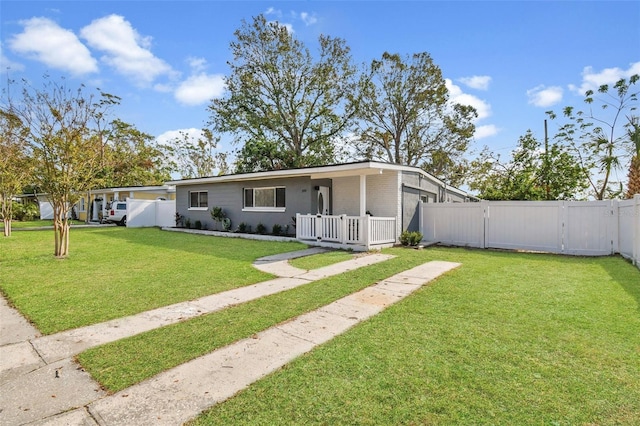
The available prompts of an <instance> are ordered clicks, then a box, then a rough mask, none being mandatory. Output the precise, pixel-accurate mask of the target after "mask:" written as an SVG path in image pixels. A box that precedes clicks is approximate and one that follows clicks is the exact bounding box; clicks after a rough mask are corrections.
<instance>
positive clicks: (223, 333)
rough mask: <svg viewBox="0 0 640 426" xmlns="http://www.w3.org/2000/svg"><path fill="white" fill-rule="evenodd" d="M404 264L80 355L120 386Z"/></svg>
mask: <svg viewBox="0 0 640 426" xmlns="http://www.w3.org/2000/svg"><path fill="white" fill-rule="evenodd" d="M404 269H406V262H404V261H403V260H402V259H392V260H389V261H386V262H383V263H380V264H377V265H374V266H371V267H368V268H363V269H359V270H354V271H350V272H348V273H346V274H343V275H340V276H334V277H330V278H325V279H323V280H319V281H315V282H312V283H310V284H305V285H304V286H301V287H298V288H295V289H292V290H289V291H286V292H282V293H278V294H274V295H271V296H268V297H264V298H261V299H257V300H254V301H250V302H247V303H244V304H241V305H238V306H235V307H231V308H229V309H226V310H223V311H220V312H214V313H212V314H208V315H204V316H201V317H198V318H195V319H192V320H189V321H184V322H180V323H176V324H173V325H170V326H167V327H163V328H159V329H155V330H152V331H149V332H147V333H143V334H139V335H136V336H132V337H130V338H127V339H123V340H119V341H116V342H113V343H109V344H106V345H102V346H99V347H96V348H92V349H89V350H87V351H85V352H83V353H82V354H80V355H79V356H78V359H79V361H80V363H81V364H82V366H83V367H84V368H85V369H86V370H87V371H89V373H90V374H91V375H92V376H93V377H94V379H96V380H98V381H99V382H100V383H101V385H102V386H103V387H104V388H105V389H107V390H109V391H111V392H117V391H119V390H121V389H124V388H126V387H129V386H131V385H133V384H135V383H138V382H140V381H142V380H144V379H147V378H149V377H152V376H154V375H156V374H158V373H160V372H162V371H164V370H166V369H169V368H172V367H175V366H177V365H179V364H181V363H184V362H186V361H189V360H191V359H194V358H197V357H199V356H201V355H204V354H206V353H209V352H211V351H213V350H214V349H217V348H220V347H222V346H225V345H227V344H229V343H232V342H234V341H236V340H240V339H243V338H247V337H250V336H252V335H253V334H255V333H257V332H259V331H262V330H264V329H266V328H269V327H271V326H273V325H276V324H278V323H280V322H283V321H286V320H288V319H290V318H293V317H295V316H298V315H301V314H303V313H305V312H308V311H311V310H313V309H316V308H319V307H321V306H324V305H326V304H329V303H331V302H332V301H334V300H336V299H339V298H341V297H344V296H346V295H348V294H351V293H354V292H356V291H358V290H360V289H362V288H364V287H367V286H369V285H371V284H373V283H375V282H376V281H377V280H379V279H380V277H386V276H390V275H393V274H395V273H397V272H400V271H402V270H404Z"/></svg>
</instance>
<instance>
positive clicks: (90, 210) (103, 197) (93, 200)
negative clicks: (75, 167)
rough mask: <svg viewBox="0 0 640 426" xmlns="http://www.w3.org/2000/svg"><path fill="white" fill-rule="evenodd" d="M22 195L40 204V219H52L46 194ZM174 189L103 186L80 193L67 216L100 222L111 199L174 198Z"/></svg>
mask: <svg viewBox="0 0 640 426" xmlns="http://www.w3.org/2000/svg"><path fill="white" fill-rule="evenodd" d="M22 197H32V198H35V199H36V200H37V202H38V205H39V206H40V219H53V206H52V205H51V202H50V201H49V199H48V198H47V194H35V195H28V194H25V195H23V196H22ZM175 197H176V189H175V187H174V186H170V185H159V186H128V187H124V188H103V189H95V190H92V191H89V192H85V193H82V194H81V196H80V200H79V201H78V202H77V203H76V205H75V206H73V209H72V211H71V212H70V213H69V216H70V217H71V218H73V219H77V220H81V221H86V222H100V221H101V220H102V218H103V217H106V215H107V210H108V208H109V206H110V204H111V202H112V201H113V200H122V201H124V200H127V199H129V198H133V199H137V200H157V199H164V200H175Z"/></svg>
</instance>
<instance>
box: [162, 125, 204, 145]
mask: <svg viewBox="0 0 640 426" xmlns="http://www.w3.org/2000/svg"><path fill="white" fill-rule="evenodd" d="M183 134H186V135H188V137H189V139H191V140H198V138H201V137H203V135H202V129H196V128H194V127H190V128H188V129H176V130H168V131H166V132H164V133H162V134H161V135H159V136H158V137H157V138H156V142H157V143H158V144H162V145H166V144H169V143H170V142H171V141H173V140H174V139H176V138H178V139H182V138H183V136H182V135H183Z"/></svg>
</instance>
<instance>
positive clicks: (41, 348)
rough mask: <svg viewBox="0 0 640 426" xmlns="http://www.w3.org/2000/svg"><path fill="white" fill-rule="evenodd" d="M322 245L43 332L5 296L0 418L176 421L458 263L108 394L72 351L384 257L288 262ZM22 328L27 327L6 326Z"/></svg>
mask: <svg viewBox="0 0 640 426" xmlns="http://www.w3.org/2000/svg"><path fill="white" fill-rule="evenodd" d="M320 251H322V249H309V250H305V251H302V252H294V253H285V254H282V255H277V256H272V257H269V258H263V259H260V260H259V261H257V262H256V267H257V268H259V269H261V270H265V271H268V272H271V273H274V274H276V275H280V276H281V278H277V279H274V280H269V281H265V282H262V283H258V284H255V285H252V286H247V287H241V288H238V289H233V290H229V291H226V292H223V293H219V294H214V295H211V296H206V297H203V298H200V299H197V300H193V301H189V302H184V303H179V304H175V305H171V306H167V307H163V308H159V309H156V310H153V311H149V312H144V313H141V314H138V315H133V316H130V317H126V318H121V319H118V320H114V321H109V322H107V323H103V324H97V325H92V326H89V327H83V328H80V329H75V330H70V331H67V332H62V333H58V334H55V335H50V336H44V337H38V333H37V331H35V330H34V329H33V328H32V327H30V326H29V325H28V324H26V321H24V320H22V323H21V322H20V321H21V317H20V316H19V315H18V316H16V314H15V313H11V312H10V309H9V308H8V307H7V306H6V303H3V304H0V319H1V320H2V329H1V330H0V331H2V337H3V340H1V341H0V342H1V343H2V346H0V362H1V364H0V395H1V396H2V398H1V402H0V424H1V425H5V424H6V425H20V424H40V425H44V424H46V425H58V424H59V425H63V424H64V425H95V424H99V425H132V424H136V425H138V424H171V425H175V424H180V423H182V422H184V421H186V420H188V419H190V418H192V417H194V416H196V415H198V413H199V412H201V411H202V410H204V409H206V408H208V407H210V406H211V405H213V404H215V403H217V402H220V401H223V400H224V399H227V398H229V397H230V396H232V395H233V394H235V393H236V392H237V391H239V390H241V389H242V388H244V387H245V386H247V385H249V384H250V383H252V382H254V381H256V380H258V379H259V378H261V377H263V376H265V375H266V374H268V373H270V372H272V371H274V370H275V369H277V368H280V367H281V366H282V365H284V364H286V363H287V362H289V361H290V360H292V359H293V358H295V357H297V356H299V355H300V354H302V353H304V352H307V351H309V350H311V349H312V348H313V347H314V346H316V345H318V344H320V343H323V342H325V341H327V340H329V339H331V338H333V337H334V336H336V335H337V334H340V333H342V332H344V331H346V330H347V329H348V328H350V327H351V326H353V325H354V324H356V323H357V322H359V321H362V320H364V319H366V318H368V317H370V316H372V315H375V314H376V313H378V312H380V311H381V310H382V309H384V308H385V307H386V306H388V305H390V304H391V303H395V302H396V301H397V300H400V299H402V298H403V297H406V296H407V295H408V294H410V293H411V292H413V291H414V290H415V289H417V288H419V287H420V286H421V285H423V284H424V283H426V282H428V281H430V280H431V279H433V278H435V277H436V276H437V275H439V274H441V273H443V272H445V271H447V270H449V269H451V268H454V267H456V266H457V264H452V263H446V262H430V263H427V264H425V265H422V266H420V267H418V268H414V269H412V270H410V271H405V272H404V273H401V274H398V275H396V276H394V277H391V278H389V279H387V280H384V281H382V282H380V283H378V284H376V285H374V286H371V287H368V288H367V289H365V290H362V291H360V292H358V293H355V294H352V295H350V296H347V297H345V298H343V299H341V300H339V301H336V302H334V303H332V304H329V305H327V306H325V307H323V308H320V309H318V310H316V311H313V312H310V313H308V314H305V315H302V316H300V317H298V318H296V319H293V320H291V321H289V322H287V323H285V324H281V325H278V326H275V327H272V328H270V329H268V330H265V331H263V332H262V333H259V334H258V335H257V336H254V337H256V338H251V339H245V340H241V341H239V342H237V343H234V344H232V345H229V346H227V347H225V348H222V349H219V350H217V351H214V352H212V353H210V354H209V355H206V356H203V357H200V358H198V359H196V360H193V361H191V362H188V363H186V364H183V365H181V366H178V367H176V368H174V369H171V370H169V371H167V372H165V373H162V374H160V375H158V376H156V377H154V378H152V379H149V380H147V381H145V382H142V383H140V384H138V385H135V386H133V387H131V388H128V389H127V390H126V391H123V392H120V393H118V394H115V395H112V396H107V395H106V393H105V392H104V391H103V390H101V389H100V388H99V386H98V385H97V384H96V383H95V382H94V381H93V380H92V379H91V377H90V376H89V375H88V374H87V373H86V372H84V371H83V370H82V369H81V368H79V366H78V365H77V364H76V363H75V362H74V361H73V360H72V358H71V357H72V356H73V355H76V354H78V353H80V352H82V351H84V350H86V349H88V348H90V347H93V346H96V345H99V344H103V343H107V342H112V341H115V340H118V339H121V338H124V337H127V336H131V335H134V334H138V333H142V332H144V331H148V330H151V329H153V328H158V327H162V326H165V325H168V324H171V323H175V322H178V321H182V320H185V319H188V318H193V317H195V316H198V315H204V314H206V313H210V312H215V311H217V310H220V309H224V308H226V307H229V306H232V305H235V304H239V303H244V302H246V301H249V300H254V299H257V298H260V297H264V296H267V295H270V294H274V293H278V292H281V291H284V290H288V289H291V288H294V287H297V286H300V285H304V284H307V283H309V282H312V281H315V280H318V279H321V278H324V277H329V276H333V275H336V274H341V273H344V272H346V271H349V270H352V269H356V268H359V267H363V266H367V265H371V264H374V263H377V262H381V261H384V260H386V259H388V258H389V257H390V256H386V255H382V254H371V255H366V256H362V257H358V258H355V259H353V260H349V261H346V262H340V263H337V264H334V265H330V266H327V267H324V268H320V269H317V270H314V271H304V270H300V269H297V268H293V267H291V266H290V265H289V264H288V263H287V260H288V259H290V258H293V257H299V256H303V255H308V254H314V253H317V252H320ZM7 312H8V313H7ZM5 319H6V320H5ZM5 321H6V322H5ZM23 328H24V329H25V330H26V331H23V332H17V331H15V332H14V331H13V330H14V329H15V330H17V329H23ZM5 334H6V336H7V341H5V340H4V339H5ZM214 384H215V385H214ZM125 395H126V397H125ZM30 422H33V423H30Z"/></svg>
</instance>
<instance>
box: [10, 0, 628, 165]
mask: <svg viewBox="0 0 640 426" xmlns="http://www.w3.org/2000/svg"><path fill="white" fill-rule="evenodd" d="M261 13H263V14H265V16H266V17H267V19H269V20H277V21H279V22H280V23H282V24H285V25H288V26H289V27H290V28H291V29H292V30H293V31H294V32H295V35H296V36H297V37H298V38H299V39H301V40H302V41H303V42H304V43H305V44H306V45H307V46H308V47H309V48H310V49H311V50H312V51H313V50H314V49H315V48H316V47H317V38H318V36H319V35H320V34H326V35H330V36H333V37H341V38H343V39H345V40H346V43H347V45H348V46H349V47H350V48H351V51H352V55H353V59H354V60H355V62H357V63H365V62H366V63H368V62H370V61H371V60H372V59H375V58H379V57H380V56H381V55H382V53H383V52H384V51H389V52H392V53H400V54H402V55H409V54H412V53H417V52H429V53H430V54H431V56H432V58H433V59H434V61H435V63H436V64H437V65H439V66H440V68H441V69H442V72H443V76H444V77H445V78H446V79H448V84H449V88H450V93H451V98H452V100H454V101H457V102H460V103H466V104H471V105H473V106H474V107H476V108H477V110H478V113H479V119H478V121H477V122H476V126H477V132H476V137H475V141H474V143H473V149H474V150H475V151H476V152H477V151H479V150H480V149H481V148H482V147H483V146H484V145H488V146H489V147H490V148H491V149H493V150H495V151H498V152H500V153H502V154H508V152H509V151H510V150H511V149H512V148H514V147H515V145H516V143H517V139H518V137H519V136H521V135H523V134H524V133H525V132H526V131H527V129H531V130H533V132H534V134H535V135H536V136H537V137H538V138H539V139H540V140H542V138H543V131H544V130H543V129H544V127H543V126H544V124H543V123H544V119H545V118H546V116H545V111H547V110H550V109H553V110H556V111H559V110H560V109H561V108H562V107H563V106H566V105H574V106H578V107H581V106H582V105H583V104H582V99H583V96H582V94H583V93H584V91H585V90H586V89H588V88H594V87H597V85H600V84H604V83H613V82H615V81H616V80H617V79H619V78H620V77H628V76H629V75H631V74H634V73H640V2H638V1H622V2H616V1H588V2H579V1H562V2H551V1H529V2H516V1H513V2H512V1H496V2H485V1H475V2H463V1H449V2H445V1H406V2H405V1H291V2H273V1H233V2H232V1H62V2H56V1H28V0H27V1H25V0H22V1H7V0H3V1H2V2H1V3H0V25H1V49H2V50H1V62H2V63H1V65H2V66H1V68H0V69H1V70H2V80H3V81H6V72H7V69H8V70H9V73H10V77H11V78H14V79H18V78H23V77H24V78H27V79H29V80H31V81H32V82H34V83H35V84H36V85H37V83H38V82H39V81H41V79H42V75H43V74H44V73H49V74H51V75H52V76H65V77H66V78H67V79H68V80H69V81H70V82H71V83H77V84H80V83H84V84H85V85H86V86H87V87H99V88H100V89H101V90H103V91H105V92H108V93H111V94H114V95H118V96H120V97H122V104H121V106H120V107H118V109H117V110H116V115H117V116H118V117H119V118H121V119H122V120H124V121H127V122H129V123H132V124H134V125H135V126H136V127H138V128H139V129H140V130H142V131H144V132H147V133H149V134H152V135H154V136H155V137H157V138H159V140H166V139H167V138H168V137H171V136H173V135H176V134H177V132H178V131H179V130H183V131H186V130H188V129H191V130H190V131H192V132H195V131H197V129H200V128H202V127H203V126H204V124H205V122H206V121H207V119H208V112H207V105H208V104H209V100H210V99H211V98H214V97H218V96H221V95H222V94H223V93H224V85H223V79H222V78H223V76H224V75H225V74H226V73H227V72H228V67H227V64H226V62H227V61H228V60H230V59H231V55H230V51H229V42H230V41H231V40H233V32H234V31H235V30H236V29H238V28H239V27H240V26H241V22H242V20H243V19H244V20H246V21H251V19H252V17H254V16H257V15H259V14H261ZM554 126H556V127H557V125H556V124H555V123H551V124H550V128H549V130H550V133H553V132H554V130H555V129H554ZM230 148H231V147H229V146H226V145H225V142H224V139H223V149H225V150H227V149H230ZM471 155H472V156H473V153H471Z"/></svg>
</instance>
